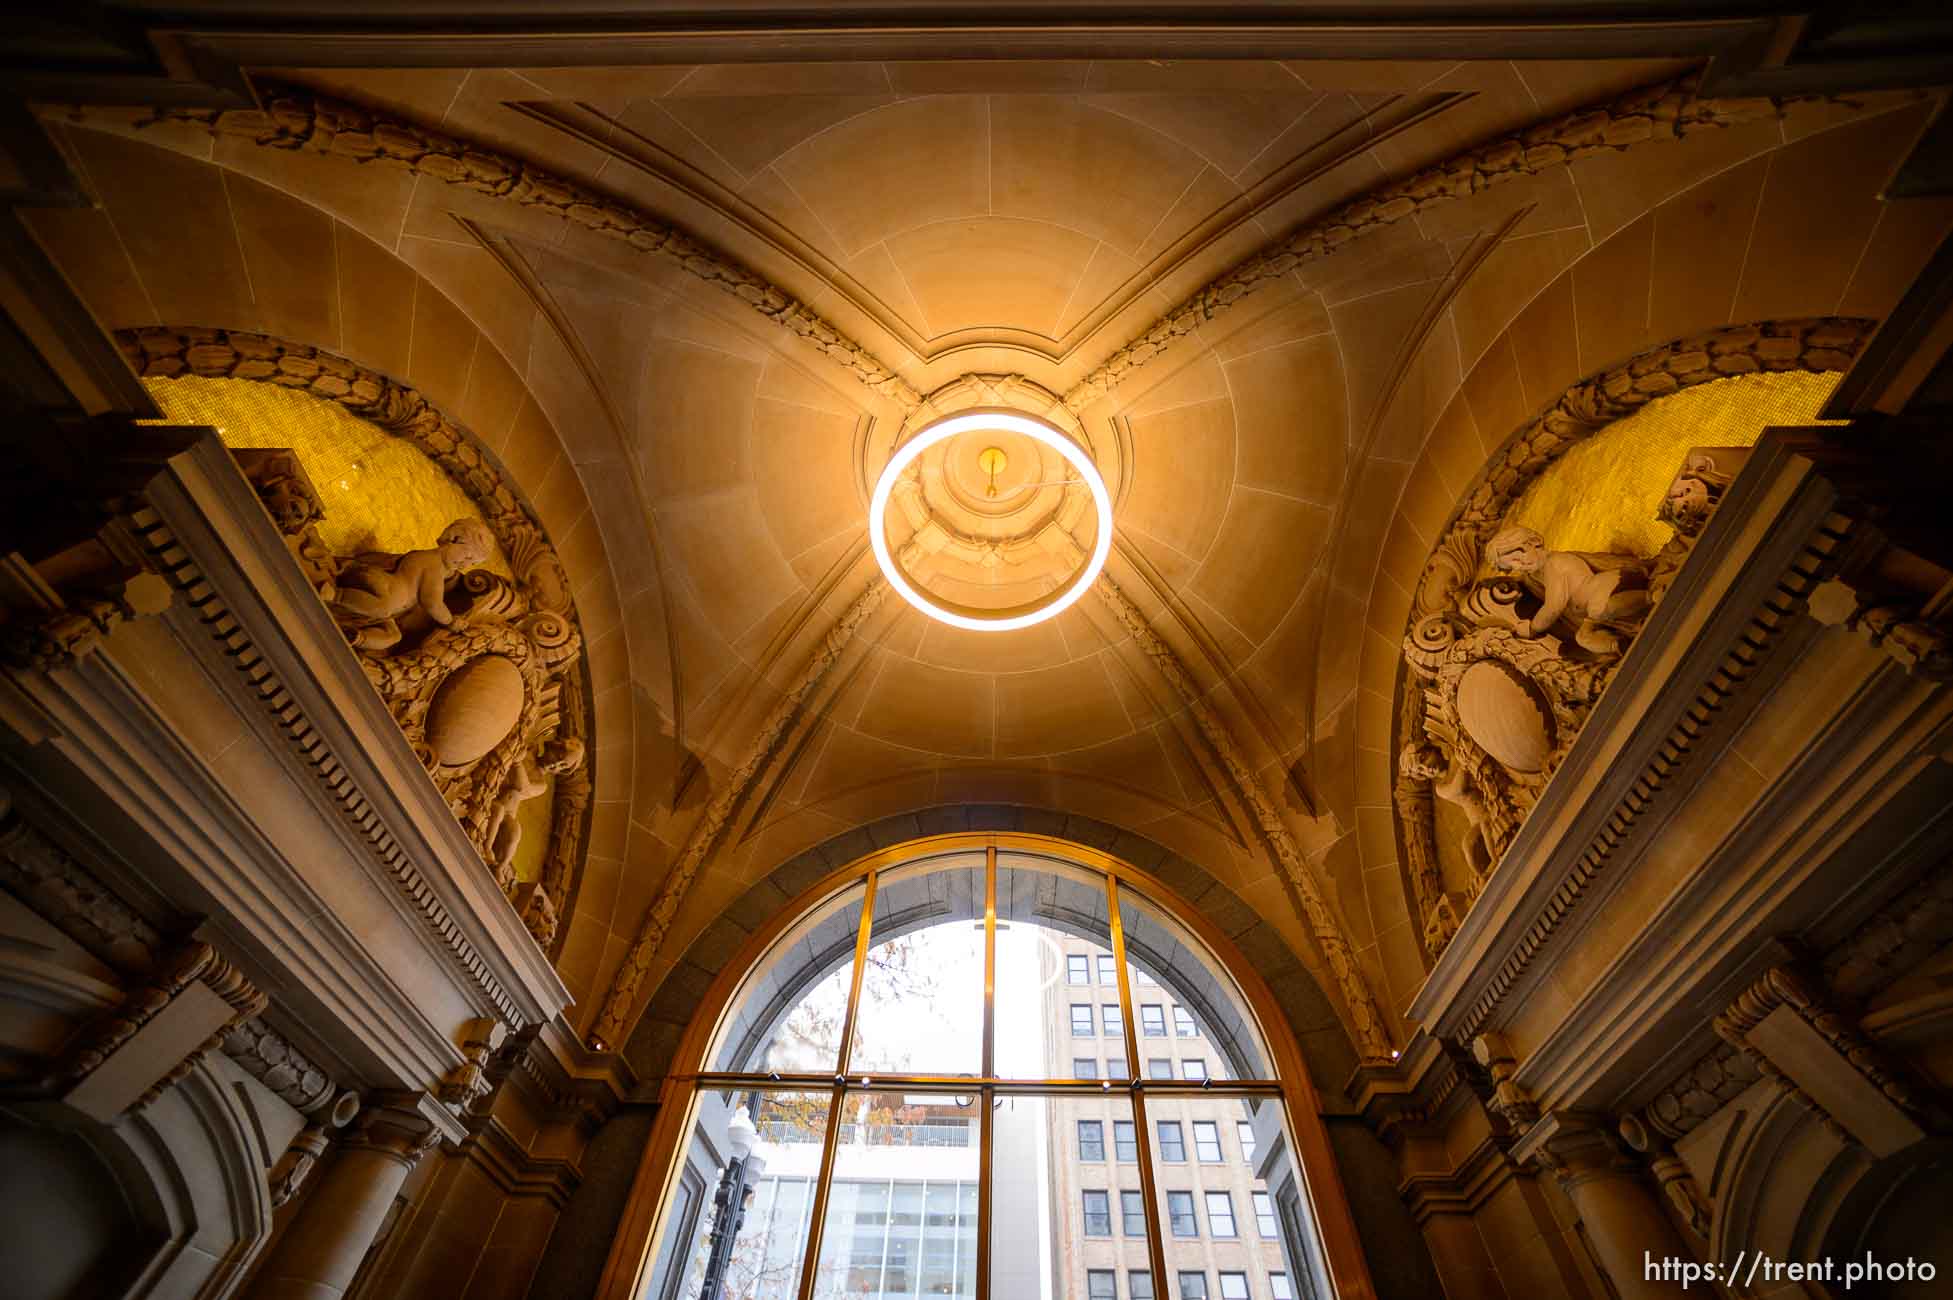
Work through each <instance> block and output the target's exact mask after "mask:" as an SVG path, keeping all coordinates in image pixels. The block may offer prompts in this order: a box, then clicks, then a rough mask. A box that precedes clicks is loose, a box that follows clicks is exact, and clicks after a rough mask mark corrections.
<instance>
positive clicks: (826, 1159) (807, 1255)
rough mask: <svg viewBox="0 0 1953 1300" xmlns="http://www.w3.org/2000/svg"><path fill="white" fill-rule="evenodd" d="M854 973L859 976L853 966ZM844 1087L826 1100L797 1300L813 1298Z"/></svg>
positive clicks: (844, 1098) (825, 1224)
mask: <svg viewBox="0 0 1953 1300" xmlns="http://www.w3.org/2000/svg"><path fill="white" fill-rule="evenodd" d="M855 974H856V976H857V978H858V977H859V975H860V968H859V967H857V968H856V971H855ZM846 1099H847V1090H846V1089H845V1088H843V1087H841V1085H840V1084H839V1083H838V1082H837V1083H836V1084H835V1085H834V1091H833V1093H832V1094H831V1095H830V1096H829V1098H828V1102H827V1133H826V1134H825V1136H823V1138H822V1139H821V1168H820V1173H819V1174H817V1175H816V1176H815V1178H814V1197H813V1205H812V1206H810V1207H809V1208H808V1211H807V1214H808V1221H807V1249H806V1251H805V1252H804V1253H803V1254H802V1255H801V1257H800V1300H814V1281H815V1270H816V1269H817V1268H819V1266H820V1258H821V1237H822V1236H823V1234H824V1233H825V1231H826V1228H827V1194H828V1190H829V1189H830V1188H831V1187H832V1186H833V1183H834V1155H835V1149H836V1147H837V1146H838V1145H839V1138H840V1136H841V1106H842V1103H843V1102H844V1101H845V1100H846Z"/></svg>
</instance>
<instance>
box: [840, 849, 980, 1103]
mask: <svg viewBox="0 0 1953 1300" xmlns="http://www.w3.org/2000/svg"><path fill="white" fill-rule="evenodd" d="M982 1066H983V855H982V854H981V853H976V854H968V853H965V854H958V855H955V856H954V857H944V858H937V859H934V860H932V861H929V862H924V863H917V864H915V865H913V866H909V867H903V868H901V869H899V870H896V871H888V872H883V873H882V874H881V876H880V877H878V878H877V879H876V882H875V922H874V926H873V928H872V930H871V931H870V933H869V936H868V956H867V958H866V960H865V962H864V964H863V966H862V969H861V1007H860V1009H859V1010H858V1011H857V1012H856V1013H855V1035H854V1054H853V1056H852V1057H850V1058H849V1061H848V1073H849V1074H850V1075H851V1076H855V1075H863V1074H869V1075H872V1074H976V1073H977V1072H978V1071H979V1070H980V1069H982Z"/></svg>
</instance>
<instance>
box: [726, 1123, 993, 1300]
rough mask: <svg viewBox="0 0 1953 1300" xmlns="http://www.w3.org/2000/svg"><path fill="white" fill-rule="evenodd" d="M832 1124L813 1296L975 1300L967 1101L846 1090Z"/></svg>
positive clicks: (974, 1155)
mask: <svg viewBox="0 0 1953 1300" xmlns="http://www.w3.org/2000/svg"><path fill="white" fill-rule="evenodd" d="M838 1123H839V1125H840V1131H839V1133H838V1134H837V1136H836V1145H835V1149H834V1184H833V1188H832V1190H831V1191H830V1192H829V1194H828V1202H827V1215H826V1218H825V1219H824V1220H823V1221H822V1229H821V1251H820V1262H819V1264H818V1265H817V1266H816V1274H815V1279H814V1294H815V1296H817V1297H820V1298H821V1300H839V1298H840V1297H843V1296H845V1297H849V1298H850V1300H855V1298H857V1297H891V1298H892V1297H896V1296H965V1297H968V1296H974V1295H975V1294H976V1242H977V1166H978V1160H979V1147H978V1133H977V1111H976V1106H975V1103H974V1100H973V1099H972V1098H970V1097H951V1096H926V1095H907V1096H905V1095H903V1094H901V1093H892V1092H849V1093H848V1094H847V1095H846V1096H845V1097H844V1098H843V1099H842V1102H841V1109H840V1114H839V1116H838ZM734 1294H735V1295H738V1294H739V1293H737V1292H735V1293H734ZM740 1300H744V1297H743V1296H741V1297H740Z"/></svg>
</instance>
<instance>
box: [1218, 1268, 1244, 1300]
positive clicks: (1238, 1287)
mask: <svg viewBox="0 0 1953 1300" xmlns="http://www.w3.org/2000/svg"><path fill="white" fill-rule="evenodd" d="M1220 1282H1221V1300H1250V1297H1249V1295H1248V1275H1247V1274H1246V1273H1222V1274H1221V1275H1220Z"/></svg>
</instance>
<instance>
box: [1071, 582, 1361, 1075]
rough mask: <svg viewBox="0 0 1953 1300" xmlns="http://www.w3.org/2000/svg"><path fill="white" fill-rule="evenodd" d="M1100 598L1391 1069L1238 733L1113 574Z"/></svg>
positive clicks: (1348, 954)
mask: <svg viewBox="0 0 1953 1300" xmlns="http://www.w3.org/2000/svg"><path fill="white" fill-rule="evenodd" d="M1093 591H1094V592H1096V593H1097V595H1098V597H1099V599H1100V600H1102V601H1103V602H1104V603H1105V606H1106V608H1107V610H1108V611H1110V612H1111V614H1112V616H1113V618H1114V619H1116V620H1117V621H1118V623H1119V625H1120V626H1121V627H1123V628H1125V630H1126V631H1127V632H1128V633H1129V634H1130V635H1131V636H1132V638H1133V642H1134V643H1135V644H1136V645H1137V646H1138V647H1139V650H1140V652H1141V653H1142V654H1144V655H1145V656H1146V658H1147V659H1148V660H1150V661H1151V662H1152V664H1153V666H1154V667H1155V668H1156V669H1157V670H1158V671H1159V673H1160V674H1161V676H1163V677H1165V678H1166V680H1167V684H1168V685H1169V686H1171V687H1172V688H1173V692H1174V694H1176V695H1178V696H1179V697H1180V701H1181V703H1182V704H1183V705H1185V706H1186V709H1187V711H1188V714H1189V715H1190V716H1191V717H1192V718H1193V720H1194V725H1195V726H1197V727H1198V728H1199V729H1200V734H1201V736H1202V738H1203V739H1205V740H1206V742H1207V744H1208V746H1209V747H1210V748H1211V749H1212V750H1213V752H1214V756H1215V758H1216V760H1217V761H1218V762H1219V763H1220V765H1221V768H1222V770H1223V771H1225V772H1226V774H1227V777H1228V780H1229V781H1230V782H1231V783H1232V784H1233V786H1234V789H1235V791H1236V793H1237V794H1238V796H1239V797H1240V798H1241V800H1242V802H1243V803H1245V804H1246V805H1247V807H1248V811H1249V812H1250V813H1251V814H1252V815H1253V817H1254V820H1255V827H1256V829H1257V830H1259V831H1260V832H1261V835H1262V838H1263V839H1264V840H1265V841H1266V842H1267V844H1268V847H1269V850H1270V851H1271V852H1272V853H1273V855H1274V858H1275V862H1276V865H1277V866H1279V867H1280V868H1281V871H1282V875H1283V876H1284V877H1285V878H1286V879H1287V880H1288V882H1289V884H1290V886H1291V887H1292V888H1293V889H1294V890H1295V893H1296V897H1297V898H1298V899H1300V901H1301V904H1302V913H1303V916H1304V919H1306V920H1307V921H1308V923H1309V928H1310V931H1311V932H1312V933H1313V934H1314V935H1315V939H1316V944H1317V946H1318V947H1319V948H1320V949H1321V950H1322V956H1323V960H1324V961H1326V962H1327V963H1328V965H1329V971H1330V974H1331V976H1332V977H1333V978H1334V979H1335V981H1336V991H1337V993H1338V995H1339V996H1340V998H1341V1000H1342V1003H1343V1008H1344V1011H1345V1013H1346V1014H1347V1015H1348V1017H1349V1027H1350V1032H1351V1036H1352V1037H1353V1038H1354V1039H1355V1040H1356V1049H1357V1055H1358V1056H1359V1057H1361V1058H1362V1060H1363V1062H1364V1064H1369V1065H1374V1064H1387V1063H1388V1062H1389V1061H1390V1060H1391V1046H1390V1033H1389V1031H1388V1030H1387V1029H1386V1028H1385V1027H1384V1022H1383V1017H1382V1016H1381V1015H1379V1014H1378V1013H1377V1006H1376V1000H1375V998H1374V997H1372V995H1371V993H1370V987H1369V982H1368V981H1367V980H1366V979H1365V978H1364V975H1363V971H1362V968H1361V967H1359V966H1358V965H1357V963H1356V955H1355V953H1353V952H1352V951H1351V950H1350V946H1349V940H1348V938H1347V937H1346V935H1345V932H1344V930H1343V926H1342V923H1341V922H1340V921H1339V920H1338V919H1337V917H1336V914H1335V912H1334V911H1333V910H1332V909H1331V907H1330V905H1329V902H1328V900H1327V899H1325V898H1324V897H1323V896H1322V891H1321V890H1320V889H1319V888H1317V886H1316V882H1315V879H1314V877H1312V876H1311V875H1310V874H1309V871H1308V868H1307V866H1306V865H1305V864H1304V862H1303V858H1302V851H1301V849H1300V848H1299V847H1298V846H1297V845H1296V843H1295V837H1294V835H1293V834H1291V833H1290V831H1289V828H1288V824H1287V823H1286V822H1284V821H1283V820H1282V816H1281V813H1280V812H1279V811H1278V810H1277V808H1276V806H1275V801H1274V800H1273V799H1271V798H1269V797H1268V791H1267V790H1266V789H1264V788H1263V787H1262V784H1261V779H1260V778H1259V777H1258V776H1256V775H1255V772H1254V769H1253V768H1251V767H1250V766H1249V765H1248V762H1247V759H1246V758H1245V757H1243V756H1242V753H1241V747H1240V746H1239V744H1237V743H1236V741H1235V739H1234V734H1233V732H1231V731H1230V730H1229V729H1228V726H1227V723H1226V722H1225V721H1224V720H1223V719H1222V718H1221V716H1220V715H1219V714H1218V713H1216V712H1215V711H1214V708H1213V706H1212V705H1210V704H1209V703H1208V702H1207V700H1206V698H1205V697H1204V696H1203V695H1202V694H1201V691H1200V689H1199V687H1198V686H1197V685H1196V684H1195V682H1194V680H1193V678H1192V677H1191V676H1190V675H1189V674H1188V672H1187V670H1186V667H1185V666H1184V665H1183V664H1181V662H1180V658H1179V656H1178V655H1176V654H1174V652H1173V648H1172V647H1171V646H1169V645H1167V644H1166V642H1165V641H1163V640H1161V639H1160V635H1159V633H1157V632H1155V631H1154V630H1153V627H1152V625H1151V624H1150V623H1148V622H1147V621H1146V616H1145V615H1144V614H1142V613H1141V612H1140V611H1139V609H1138V607H1137V606H1135V605H1134V604H1133V603H1132V601H1131V600H1129V599H1127V597H1126V594H1125V592H1123V591H1121V590H1119V585H1118V584H1117V583H1116V582H1114V581H1113V580H1112V578H1111V577H1110V576H1109V575H1106V574H1101V575H1100V576H1099V580H1098V582H1097V583H1095V584H1094V585H1093Z"/></svg>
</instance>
